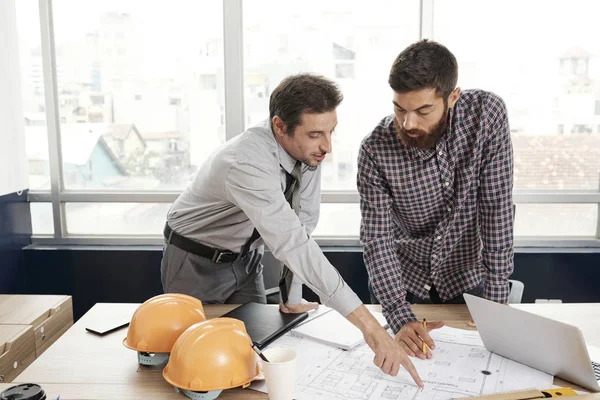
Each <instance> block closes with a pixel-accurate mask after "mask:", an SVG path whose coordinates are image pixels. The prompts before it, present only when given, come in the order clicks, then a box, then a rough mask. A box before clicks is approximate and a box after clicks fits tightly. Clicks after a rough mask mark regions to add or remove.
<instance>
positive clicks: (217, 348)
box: [163, 318, 263, 399]
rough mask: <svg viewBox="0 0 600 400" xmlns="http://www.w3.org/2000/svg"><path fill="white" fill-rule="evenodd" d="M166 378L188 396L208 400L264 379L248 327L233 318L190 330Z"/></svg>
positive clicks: (175, 350) (178, 344)
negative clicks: (200, 395)
mask: <svg viewBox="0 0 600 400" xmlns="http://www.w3.org/2000/svg"><path fill="white" fill-rule="evenodd" d="M163 377H164V378H165V379H166V380H167V382H169V383H170V384H171V385H173V386H175V387H176V388H178V389H180V390H183V393H184V394H185V395H186V396H188V397H191V398H205V399H208V398H210V399H214V398H215V397H217V396H218V395H219V394H220V393H221V391H222V390H225V389H231V388H235V387H240V386H241V387H242V388H246V387H248V386H249V385H250V383H252V381H255V380H260V379H263V378H262V374H261V372H260V368H259V364H258V360H257V358H256V353H255V352H254V350H253V349H252V340H251V339H250V336H248V333H247V332H246V326H245V325H244V323H243V322H242V321H240V320H238V319H234V318H215V319H211V320H208V321H204V322H200V323H198V324H194V325H192V326H190V327H189V328H188V329H187V330H186V331H185V332H184V333H182V334H181V336H180V337H179V339H177V341H176V342H175V345H174V346H173V349H172V350H171V357H170V358H169V362H168V363H167V365H166V367H165V368H164V370H163ZM198 392H209V393H206V394H205V395H204V396H203V397H198V395H199V394H200V393H198Z"/></svg>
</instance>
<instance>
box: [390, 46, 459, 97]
mask: <svg viewBox="0 0 600 400" xmlns="http://www.w3.org/2000/svg"><path fill="white" fill-rule="evenodd" d="M457 81H458V64H457V62H456V58H455V57H454V54H452V53H451V52H450V50H448V49H447V48H446V47H445V46H443V45H441V44H439V43H437V42H435V41H430V40H427V39H424V40H421V41H418V42H416V43H413V44H411V45H410V46H408V47H407V48H406V49H404V51H402V53H400V54H399V55H398V57H396V60H394V64H393V65H392V69H391V71H390V77H389V79H388V83H389V84H390V86H391V87H392V89H394V91H395V92H396V93H406V92H412V91H413V90H422V89H435V91H436V95H438V96H440V97H443V98H444V99H446V98H447V97H448V96H450V93H452V91H453V90H454V89H455V88H456V82H457Z"/></svg>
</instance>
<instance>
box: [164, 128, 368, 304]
mask: <svg viewBox="0 0 600 400" xmlns="http://www.w3.org/2000/svg"><path fill="white" fill-rule="evenodd" d="M295 163H296V160H295V159H293V158H292V157H291V156H290V155H289V154H288V153H287V152H286V151H285V150H284V149H283V148H282V147H281V145H280V144H279V142H278V141H277V140H276V138H275V135H274V134H273V132H272V130H271V127H270V124H269V121H268V120H266V121H263V122H261V123H260V124H258V125H257V126H254V127H252V128H249V129H248V130H246V131H245V132H244V133H242V134H241V135H239V136H237V137H235V138H233V139H231V140H229V141H227V142H226V143H225V144H224V145H222V146H221V147H220V148H219V149H218V150H217V151H215V152H214V153H213V154H212V155H211V156H210V157H209V158H208V159H207V160H206V161H205V163H204V164H203V165H202V167H201V168H200V170H199V171H198V173H197V175H196V177H195V178H194V181H193V182H192V183H191V184H190V185H189V186H188V187H187V188H186V189H185V191H184V192H183V193H182V194H181V195H180V196H179V198H178V199H177V200H176V201H175V203H174V204H173V206H172V207H171V209H170V210H169V213H168V215H167V222H168V224H169V226H170V227H171V228H172V229H173V230H175V231H176V232H177V233H179V234H181V235H184V236H186V237H188V238H190V239H193V240H196V241H198V242H200V243H203V244H205V245H207V246H211V247H215V248H218V249H226V250H230V251H233V252H240V251H241V250H242V248H243V246H244V244H245V243H246V241H247V240H248V238H249V237H250V236H251V235H252V232H253V230H254V228H255V227H256V229H257V230H258V232H259V233H260V236H261V238H260V239H258V240H256V241H255V242H254V243H253V244H252V246H251V247H250V249H251V250H252V249H255V248H257V247H258V246H261V245H263V244H264V243H266V245H267V246H268V247H269V248H270V249H271V251H272V252H273V255H274V256H275V258H277V259H278V260H280V261H282V262H283V263H284V264H285V265H287V266H288V268H290V270H292V272H294V285H293V287H292V290H291V292H290V298H289V302H290V303H292V304H293V303H299V302H300V299H301V297H302V290H301V289H302V286H301V284H302V283H305V284H306V285H307V286H308V287H310V288H311V289H312V290H313V291H314V292H315V293H316V294H317V295H318V296H319V298H320V299H321V302H322V303H323V304H325V305H327V306H329V307H331V308H333V309H335V310H337V311H338V312H340V313H341V314H342V315H344V316H345V315H347V314H349V313H350V312H352V311H354V310H355V309H356V308H357V307H358V306H360V305H361V304H362V302H361V301H360V299H359V298H358V296H357V295H356V293H354V291H353V290H352V289H351V288H350V286H348V284H346V282H345V281H344V280H343V279H342V277H341V276H340V274H339V272H338V271H337V270H336V269H335V268H334V267H333V265H331V264H330V263H329V261H328V260H327V258H325V256H324V255H323V252H322V251H321V249H320V248H319V246H318V245H317V243H316V242H315V241H314V240H313V238H312V237H311V236H310V233H312V231H313V230H314V229H315V227H316V226H317V222H318V219H319V203H320V200H321V167H318V168H317V169H316V170H314V171H311V170H310V169H308V168H307V167H306V166H304V168H303V170H302V186H301V194H300V207H301V209H300V213H299V215H296V213H295V212H294V210H292V208H291V207H290V205H289V203H288V202H287V201H286V199H285V196H284V193H283V192H284V190H285V187H286V171H287V172H288V173H291V172H292V169H293V168H294V165H295Z"/></svg>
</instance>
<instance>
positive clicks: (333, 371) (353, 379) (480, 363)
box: [257, 327, 553, 400]
mask: <svg viewBox="0 0 600 400" xmlns="http://www.w3.org/2000/svg"><path fill="white" fill-rule="evenodd" d="M463 335H464V337H462V336H463ZM432 337H433V339H434V340H435V341H436V346H437V348H436V350H434V351H433V352H432V353H433V358H432V359H430V360H419V359H416V358H413V359H412V360H413V363H414V364H415V367H416V368H417V371H418V372H419V375H420V376H421V379H423V381H424V383H425V388H424V389H419V388H418V387H417V386H416V384H415V383H414V382H413V380H412V378H411V377H410V375H409V374H408V372H406V371H405V370H404V369H403V368H401V370H400V373H399V374H398V376H395V377H392V376H389V375H386V374H384V373H382V372H381V371H380V370H379V368H377V367H376V366H375V365H374V364H373V352H372V351H371V349H370V348H369V347H368V346H367V345H366V344H363V345H361V346H359V347H357V348H355V349H353V350H350V351H343V350H339V349H336V348H333V347H329V346H326V345H322V344H319V343H314V342H311V341H310V339H302V338H297V337H294V336H293V335H285V336H283V337H282V338H280V339H278V340H277V341H276V342H275V344H273V345H275V346H277V345H283V346H293V347H294V348H296V351H297V353H298V360H297V376H296V394H295V395H294V398H297V399H300V400H305V399H307V400H308V399H311V400H312V399H315V400H316V399H340V400H376V399H385V400H417V399H418V400H443V399H452V398H458V397H470V396H478V395H482V394H489V393H497V392H504V391H510V390H518V389H525V388H530V387H551V386H552V381H553V377H552V376H550V375H548V374H545V373H542V372H540V371H537V370H534V369H532V368H529V367H527V366H525V365H522V364H519V363H516V362H513V361H511V360H508V359H506V358H504V357H501V356H498V355H496V354H493V353H490V352H489V351H487V350H486V349H485V347H483V344H482V343H481V340H480V339H479V338H478V335H477V333H476V332H475V335H473V332H471V331H460V330H457V329H453V328H446V327H444V328H442V329H441V330H440V331H439V334H438V332H435V333H434V334H432ZM264 389H266V387H265V388H264ZM257 390H261V389H260V388H258V389H257ZM263 391H264V390H263Z"/></svg>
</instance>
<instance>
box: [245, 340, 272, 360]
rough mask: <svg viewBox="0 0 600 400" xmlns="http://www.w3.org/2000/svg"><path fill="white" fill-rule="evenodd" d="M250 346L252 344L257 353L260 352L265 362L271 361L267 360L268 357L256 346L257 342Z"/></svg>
mask: <svg viewBox="0 0 600 400" xmlns="http://www.w3.org/2000/svg"><path fill="white" fill-rule="evenodd" d="M250 346H252V348H253V349H254V351H255V352H256V354H258V355H259V356H260V358H261V359H262V360H263V361H264V362H269V360H267V357H265V355H264V354H263V353H262V352H261V351H260V350H259V349H258V347H256V345H255V344H251V345H250Z"/></svg>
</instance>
